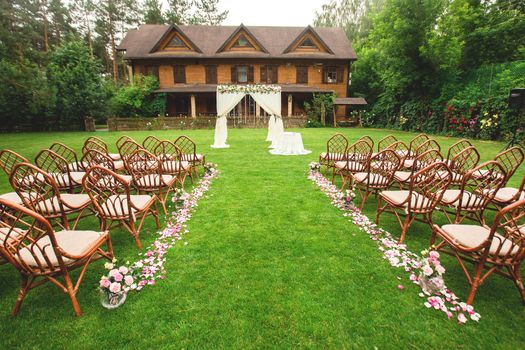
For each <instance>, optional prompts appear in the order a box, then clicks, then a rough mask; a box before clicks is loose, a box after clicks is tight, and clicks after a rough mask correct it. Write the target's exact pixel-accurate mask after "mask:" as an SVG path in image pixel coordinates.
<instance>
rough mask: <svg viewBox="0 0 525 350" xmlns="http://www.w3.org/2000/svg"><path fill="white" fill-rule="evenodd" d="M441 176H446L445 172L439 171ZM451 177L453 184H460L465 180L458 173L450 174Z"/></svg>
mask: <svg viewBox="0 0 525 350" xmlns="http://www.w3.org/2000/svg"><path fill="white" fill-rule="evenodd" d="M437 173H438V175H439V176H444V175H445V173H446V172H445V171H438V172H437ZM450 176H451V181H452V182H453V183H460V182H461V181H462V180H463V176H462V175H461V174H458V173H455V172H453V171H452V172H450Z"/></svg>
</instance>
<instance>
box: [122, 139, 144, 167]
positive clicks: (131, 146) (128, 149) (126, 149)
mask: <svg viewBox="0 0 525 350" xmlns="http://www.w3.org/2000/svg"><path fill="white" fill-rule="evenodd" d="M140 149H143V147H142V146H141V145H139V144H138V143H137V142H135V141H133V140H127V141H124V143H123V144H122V145H121V146H120V148H119V154H120V158H121V159H122V160H123V161H124V162H125V161H126V158H128V157H129V156H130V155H131V154H132V153H133V152H135V151H137V150H140Z"/></svg>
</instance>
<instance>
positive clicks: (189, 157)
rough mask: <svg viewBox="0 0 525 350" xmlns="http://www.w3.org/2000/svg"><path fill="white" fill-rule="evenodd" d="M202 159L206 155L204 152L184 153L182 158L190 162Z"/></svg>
mask: <svg viewBox="0 0 525 350" xmlns="http://www.w3.org/2000/svg"><path fill="white" fill-rule="evenodd" d="M202 159H204V156H203V155H202V154H198V153H197V154H192V153H184V154H183V155H182V160H185V161H188V162H194V161H199V162H202Z"/></svg>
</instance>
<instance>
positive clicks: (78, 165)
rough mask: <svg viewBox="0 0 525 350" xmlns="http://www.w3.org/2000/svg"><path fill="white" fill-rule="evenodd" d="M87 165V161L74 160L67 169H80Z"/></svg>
mask: <svg viewBox="0 0 525 350" xmlns="http://www.w3.org/2000/svg"><path fill="white" fill-rule="evenodd" d="M87 167H89V163H88V162H76V163H70V164H69V165H68V168H69V171H82V170H83V169H85V168H87Z"/></svg>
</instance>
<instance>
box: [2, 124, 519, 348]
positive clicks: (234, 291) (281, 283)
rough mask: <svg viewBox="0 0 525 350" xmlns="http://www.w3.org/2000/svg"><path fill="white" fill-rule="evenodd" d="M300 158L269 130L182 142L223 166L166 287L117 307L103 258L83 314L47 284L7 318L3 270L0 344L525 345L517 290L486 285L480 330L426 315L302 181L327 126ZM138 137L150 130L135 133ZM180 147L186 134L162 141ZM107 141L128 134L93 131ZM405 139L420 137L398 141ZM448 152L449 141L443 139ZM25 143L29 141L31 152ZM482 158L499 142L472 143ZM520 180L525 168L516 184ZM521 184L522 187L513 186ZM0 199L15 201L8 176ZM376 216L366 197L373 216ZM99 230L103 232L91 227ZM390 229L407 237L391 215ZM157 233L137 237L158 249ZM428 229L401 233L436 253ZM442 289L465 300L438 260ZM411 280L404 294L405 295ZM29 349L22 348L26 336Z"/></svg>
mask: <svg viewBox="0 0 525 350" xmlns="http://www.w3.org/2000/svg"><path fill="white" fill-rule="evenodd" d="M301 132H302V133H303V140H304V143H305V146H306V148H308V149H311V150H312V151H313V153H312V154H311V155H309V156H301V157H280V156H272V155H270V154H269V153H268V152H267V148H266V147H267V145H268V143H266V142H264V139H265V136H266V132H265V131H264V130H231V131H230V139H229V143H230V144H231V146H232V147H231V148H230V149H225V150H213V149H210V148H209V147H207V145H209V144H211V142H212V137H213V132H212V131H209V130H203V131H191V132H188V134H190V135H191V136H192V137H193V138H194V139H195V140H196V141H197V142H198V144H199V146H200V149H202V150H204V151H205V153H206V154H207V158H208V159H209V160H210V161H213V162H216V163H218V164H219V169H220V170H221V175H220V177H219V178H218V179H216V180H215V181H214V183H213V184H212V187H211V189H210V191H209V192H208V194H209V198H203V199H202V201H201V202H200V203H199V209H198V210H197V211H196V212H195V214H194V216H193V218H192V219H191V221H190V222H189V225H188V226H189V230H190V234H189V235H188V236H185V237H184V241H186V242H188V244H187V245H184V244H178V245H176V247H175V249H173V251H172V252H171V253H169V255H168V261H167V263H166V268H167V271H168V274H167V278H166V279H165V280H163V281H161V282H159V284H158V285H156V286H153V287H150V288H146V289H145V290H144V291H143V292H141V293H139V294H133V295H131V296H130V297H129V299H128V302H127V303H126V304H125V305H124V306H123V307H122V308H120V309H118V310H115V311H112V312H110V311H106V310H104V309H102V308H101V307H100V305H99V304H98V299H97V294H96V290H95V288H96V283H97V280H98V278H99V276H100V274H102V273H103V267H102V264H103V263H102V262H101V261H99V262H97V263H95V264H93V266H92V267H91V269H90V270H89V271H88V276H87V277H86V279H85V281H84V283H83V286H82V288H81V292H80V295H79V302H80V304H81V307H82V309H83V311H84V316H83V317H82V318H79V319H77V318H75V317H74V316H73V312H72V310H71V307H70V305H69V302H68V300H67V298H66V297H65V296H63V295H60V294H59V292H58V290H57V289H56V288H54V287H52V286H46V287H44V288H39V289H37V290H35V291H33V292H32V293H30V294H29V297H28V298H27V300H26V301H25V302H24V304H23V306H22V310H21V313H20V315H19V316H18V317H17V318H16V319H14V320H13V319H11V318H10V316H9V311H10V308H11V306H12V305H13V303H14V300H15V298H16V291H17V286H18V276H17V274H16V272H14V271H13V269H12V268H10V267H9V266H0V334H1V335H2V336H1V337H0V347H1V348H14V347H19V348H32V347H38V348H66V347H71V346H72V345H74V346H75V348H93V347H95V346H98V347H100V346H104V347H108V348H113V347H123V348H243V349H245V348H290V347H311V348H373V347H378V348H400V347H403V348H420V347H427V346H431V347H433V348H450V347H456V348H457V347H460V348H481V347H491V348H509V347H511V346H513V347H517V346H518V347H519V346H520V345H521V346H523V344H525V343H524V342H525V336H524V335H523V332H522V331H521V325H522V324H523V322H524V321H525V311H524V309H523V307H522V305H521V303H520V301H519V297H518V293H517V291H516V290H515V289H514V288H515V287H514V286H513V284H512V282H510V281H506V280H503V279H502V278H498V277H494V278H493V279H492V280H491V281H489V282H488V283H487V285H486V286H484V287H482V289H481V290H480V293H479V294H478V297H477V300H476V304H475V306H476V309H477V311H478V312H480V313H481V315H482V320H481V322H480V323H479V324H475V323H471V324H467V325H464V326H458V325H456V323H455V322H454V321H447V320H446V318H444V315H443V314H442V313H440V312H435V311H430V310H427V309H425V308H424V307H423V306H422V303H423V299H421V298H419V297H418V296H417V293H418V288H417V287H416V286H412V285H410V283H408V281H407V275H406V274H405V273H404V272H402V271H398V270H396V269H394V268H391V267H390V265H389V264H388V262H386V261H384V260H383V259H382V258H381V254H380V252H379V251H377V248H376V244H375V243H374V242H373V241H371V240H370V239H369V238H368V237H367V235H365V234H363V233H361V232H359V231H358V229H357V227H356V226H354V225H352V224H351V223H349V222H348V221H347V219H345V218H343V217H342V215H341V213H340V212H339V211H338V210H337V209H336V208H334V207H332V205H331V204H330V202H329V200H328V199H327V198H326V197H325V196H324V195H323V194H322V193H321V192H320V191H318V190H317V189H316V188H315V185H314V184H313V183H312V182H311V181H309V180H308V179H307V175H306V172H307V170H308V163H309V162H310V161H312V160H315V159H316V157H317V155H318V153H319V152H320V151H322V150H323V147H324V144H325V142H326V139H327V138H328V137H329V136H330V135H331V134H333V132H334V130H330V129H318V130H312V129H303V130H301ZM343 132H344V133H345V134H346V135H347V136H348V137H349V138H350V139H351V140H355V139H357V138H358V137H359V136H361V134H363V133H364V132H366V133H368V134H371V135H372V136H373V137H374V139H376V140H378V139H379V138H381V137H382V136H383V135H384V134H385V131H383V130H366V131H364V130H360V129H346V130H343ZM129 134H130V136H132V137H135V138H137V139H140V140H142V139H143V138H144V137H145V136H146V135H148V134H149V132H140V133H129ZM157 134H158V135H157V136H159V137H160V138H169V139H174V138H175V135H178V134H180V133H179V132H175V131H169V132H157ZM86 135H87V134H78V133H77V134H75V133H67V134H60V135H57V134H54V135H53V134H35V135H8V136H6V137H3V138H2V140H0V147H2V148H3V147H10V148H12V149H14V150H17V151H20V152H21V153H23V154H24V155H26V156H29V157H30V158H32V157H34V155H35V154H36V153H37V150H38V149H41V148H43V147H45V146H47V145H49V144H50V143H51V141H53V140H56V139H57V137H59V138H60V139H62V140H63V142H66V143H68V144H71V145H73V146H74V147H75V148H76V149H77V150H80V147H81V144H82V141H83V138H85V137H87V136H86ZM99 135H101V136H102V137H103V138H104V139H106V140H108V141H109V142H112V143H113V144H114V141H115V140H116V139H117V138H118V137H120V136H121V135H122V134H113V133H111V134H104V133H98V134H97V136H99ZM400 136H401V138H405V139H409V138H411V137H413V134H409V133H401V134H400ZM439 140H440V142H441V143H442V144H443V145H444V146H445V145H450V144H451V143H453V142H454V140H453V139H445V138H440V139H439ZM28 141H30V142H28ZM477 145H478V146H479V147H480V148H481V149H482V154H483V157H484V158H485V159H487V158H490V157H492V156H493V155H494V154H495V153H497V151H498V149H499V148H500V147H501V145H499V144H496V143H478V144H477ZM521 176H523V168H522V169H520V171H519V172H518V174H517V176H516V179H517V178H518V177H519V179H521ZM519 179H517V180H514V182H515V183H516V182H519ZM0 180H1V182H0V190H2V191H7V190H8V186H6V184H5V178H4V177H2V178H0ZM374 207H375V203H374V200H373V199H371V200H370V202H369V205H367V206H366V207H365V214H367V215H369V216H371V215H372V214H373V211H374ZM88 224H90V225H91V226H94V225H95V224H96V223H95V222H91V223H88ZM382 226H383V227H386V228H387V229H388V230H390V231H391V232H392V233H394V234H398V233H399V228H398V227H396V226H395V224H394V220H393V219H391V218H389V217H387V216H385V217H384V219H382ZM152 229H153V225H152V224H150V225H149V226H148V230H149V231H150V232H145V233H144V234H143V235H142V238H141V239H143V241H144V242H145V243H146V244H147V242H151V241H152V240H153V235H152V232H151V231H152ZM112 238H113V240H114V243H115V252H116V254H117V256H118V257H119V258H121V259H132V258H134V257H136V249H135V248H134V244H133V241H132V240H131V238H130V237H129V236H126V234H125V233H124V232H123V231H119V230H116V231H115V232H112ZM428 239H429V232H428V227H426V226H425V225H420V224H415V225H414V226H413V229H411V230H410V232H409V235H408V236H407V242H408V244H409V247H410V249H412V250H414V251H416V252H417V251H419V250H420V249H422V248H424V247H425V246H426V245H427V244H428ZM443 263H444V265H445V267H446V268H447V273H446V278H447V284H448V285H449V286H450V287H451V288H452V289H453V290H454V291H455V292H456V294H458V295H459V296H460V297H462V298H464V297H465V296H466V293H467V291H468V288H467V286H466V281H465V279H464V277H463V276H462V275H461V271H460V269H459V266H458V265H457V263H454V261H453V260H451V259H445V260H444V261H443ZM397 276H400V277H402V278H403V280H402V282H401V283H402V284H404V285H405V287H406V288H405V290H404V291H399V290H398V289H397V285H398V284H399V283H400V281H399V280H398V279H397ZM22 339H23V340H22Z"/></svg>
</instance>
